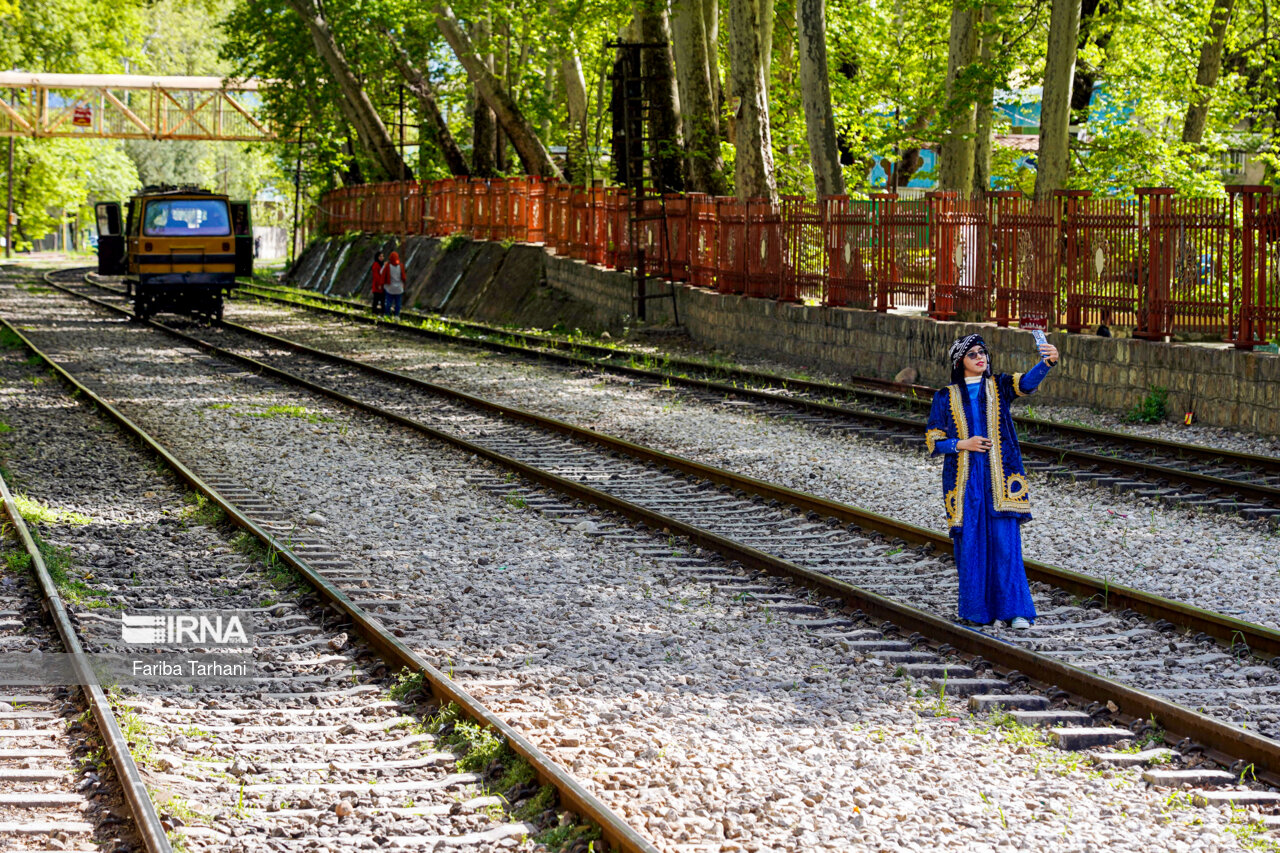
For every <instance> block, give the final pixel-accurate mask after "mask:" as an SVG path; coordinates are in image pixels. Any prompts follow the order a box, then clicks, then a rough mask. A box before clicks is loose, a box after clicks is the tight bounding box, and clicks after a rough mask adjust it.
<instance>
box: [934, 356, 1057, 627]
mask: <svg viewBox="0 0 1280 853" xmlns="http://www.w3.org/2000/svg"><path fill="white" fill-rule="evenodd" d="M1048 372H1049V365H1048V364H1046V363H1045V362H1043V361H1042V362H1040V363H1039V364H1037V365H1036V366H1035V367H1033V368H1032V369H1031V370H1029V371H1027V372H1026V373H1025V374H1018V375H1015V376H1013V377H1008V376H1004V375H1002V376H1001V377H999V378H998V379H997V380H996V381H994V382H990V384H989V385H988V384H987V383H984V382H983V381H981V380H980V379H979V381H975V382H965V383H964V384H963V386H962V390H961V391H960V393H961V394H962V395H963V397H964V400H965V409H966V411H965V413H964V414H965V415H966V416H967V417H965V418H964V419H965V420H967V422H968V423H967V425H966V432H967V434H968V435H970V436H982V437H984V438H992V436H991V435H989V434H988V433H989V429H988V425H989V423H990V421H989V420H988V418H987V417H986V416H985V408H986V405H985V404H987V403H989V402H990V401H987V400H986V399H985V396H984V394H983V388H984V385H986V386H987V387H989V388H990V389H991V390H992V391H994V390H995V389H996V388H997V387H1001V386H1002V383H1003V384H1007V386H1008V388H1009V389H1010V390H1012V391H1013V393H1014V395H1026V394H1030V393H1032V392H1033V391H1034V390H1035V389H1036V387H1037V386H1038V385H1039V384H1040V382H1041V381H1042V380H1043V379H1044V377H1045V376H1046V375H1047V374H1048ZM945 392H946V389H944V390H943V391H941V392H939V395H938V397H937V398H935V406H934V413H933V415H931V418H930V428H931V430H930V432H931V438H932V440H933V441H932V444H931V446H930V450H931V452H933V453H934V454H935V455H938V454H945V455H949V456H950V458H951V459H952V460H954V459H955V456H956V454H957V448H956V443H957V439H956V438H955V437H954V436H955V434H956V432H955V429H956V425H955V419H956V417H959V416H960V413H959V412H958V411H957V412H955V413H954V416H953V417H951V418H950V419H948V418H947V417H945V416H944V413H945V411H946V410H947V406H946V404H945V399H946V393H945ZM1006 393H1007V392H1006ZM1002 396H1003V395H1002ZM957 402H958V401H957ZM997 409H998V410H999V412H1000V415H1001V419H1000V424H1001V432H1002V435H1001V436H997V437H996V438H998V439H1000V440H999V441H998V442H997V445H996V447H995V448H994V449H993V452H996V453H999V452H1002V451H1003V453H1004V454H1006V455H1007V458H1006V457H1003V456H1002V460H1001V471H1002V474H1003V472H1006V471H1013V472H1015V473H1014V475H1013V476H1011V477H1010V478H1009V480H1008V484H1009V485H1008V487H1007V489H1006V491H1004V492H1002V493H1001V497H1002V500H1003V504H1002V506H1001V508H999V509H997V507H996V505H995V502H994V500H993V498H992V491H993V487H992V476H991V464H992V460H991V458H990V454H989V453H977V452H973V451H968V452H966V453H964V455H965V456H966V457H967V462H966V463H965V464H967V471H968V474H967V478H966V482H965V486H964V496H963V499H962V508H960V507H956V508H955V509H959V510H960V511H959V512H956V511H954V510H953V508H952V505H950V504H948V514H949V515H950V516H951V518H952V525H951V528H950V529H951V538H952V540H953V541H954V543H955V561H956V570H957V572H958V574H959V580H960V600H959V612H960V617H961V618H962V619H968V620H970V621H972V622H977V623H979V624H982V625H988V624H990V623H992V622H994V621H996V620H997V619H999V620H1004V621H1009V620H1012V619H1015V618H1017V617H1019V616H1020V617H1022V618H1024V619H1027V620H1028V621H1034V620H1035V618H1036V608H1035V604H1034V603H1033V602H1032V600H1031V589H1030V586H1029V584H1028V583H1027V573H1026V567H1025V566H1024V565H1023V562H1022V533H1021V531H1020V529H1019V528H1020V526H1021V524H1022V523H1023V522H1025V521H1026V520H1028V519H1029V517H1030V512H1029V509H1026V508H1023V507H1019V506H1015V504H1016V503H1018V502H1019V498H1021V499H1025V498H1026V487H1025V483H1026V481H1025V478H1024V477H1023V475H1022V471H1021V467H1022V466H1021V457H1020V454H1018V452H1017V437H1016V434H1015V433H1014V432H1013V422H1012V420H1011V419H1009V420H1008V423H1007V424H1006V423H1004V420H1005V418H1006V416H1007V415H1008V405H1007V402H1006V403H1002V404H998V405H997ZM961 434H962V435H964V434H965V433H961ZM948 469H949V470H951V471H952V477H951V478H948V477H947V476H946V474H947V470H948ZM954 471H955V465H954V463H952V464H950V465H948V466H947V467H946V468H944V490H945V489H946V488H947V485H946V484H947V483H948V482H949V483H952V484H954V483H955V481H956V475H955V473H954ZM996 479H1003V478H1002V477H1001V478H996ZM1015 480H1020V481H1021V482H1020V483H1019V484H1017V485H1015V484H1014V481H1015ZM1019 486H1020V487H1021V491H1020V492H1018V491H1017V489H1018V487H1019ZM944 503H947V502H945V501H944Z"/></svg>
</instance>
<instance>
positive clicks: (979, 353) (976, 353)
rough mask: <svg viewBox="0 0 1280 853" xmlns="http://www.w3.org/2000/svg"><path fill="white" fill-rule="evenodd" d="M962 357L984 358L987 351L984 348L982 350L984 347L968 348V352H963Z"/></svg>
mask: <svg viewBox="0 0 1280 853" xmlns="http://www.w3.org/2000/svg"><path fill="white" fill-rule="evenodd" d="M964 357H965V358H973V359H978V358H986V357H987V351H986V350H984V349H975V350H970V351H969V352H967V353H965V354H964Z"/></svg>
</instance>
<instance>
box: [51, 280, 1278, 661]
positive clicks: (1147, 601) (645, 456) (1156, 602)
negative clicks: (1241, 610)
mask: <svg viewBox="0 0 1280 853" xmlns="http://www.w3.org/2000/svg"><path fill="white" fill-rule="evenodd" d="M62 289H63V290H65V292H67V293H70V294H73V295H75V296H77V297H79V298H81V299H85V300H87V301H89V302H93V303H94V304H97V305H100V306H102V307H104V308H107V309H109V310H111V311H115V312H118V313H121V314H123V315H125V316H132V315H131V314H130V313H129V312H128V311H127V310H125V309H123V308H120V307H119V306H116V305H112V304H111V303H109V302H104V301H103V300H100V299H97V298H95V297H93V296H89V295H88V294H84V293H77V292H76V291H74V290H71V289H69V288H62ZM150 322H152V323H153V324H155V325H156V326H157V327H159V328H162V329H164V330H165V331H166V332H169V333H171V334H174V335H177V336H179V337H181V338H182V339H184V340H186V341H188V342H190V343H192V344H194V345H195V346H197V347H200V348H202V349H205V350H206V351H208V352H217V353H219V354H223V355H227V356H229V357H231V358H235V359H240V360H243V362H244V363H246V364H249V365H251V366H253V367H254V368H255V369H262V368H266V369H268V370H278V368H274V367H271V366H270V365H267V364H265V363H264V362H261V361H258V360H256V359H251V358H249V357H247V356H242V355H239V354H237V353H234V352H231V351H229V350H224V349H222V348H220V347H217V346H216V345H214V344H210V343H208V342H206V341H204V340H202V339H200V338H198V337H195V336H191V335H187V334H186V333H184V332H181V331H178V330H177V329H173V328H170V327H168V326H165V325H164V324H161V323H157V322H156V321H154V320H153V321H150ZM222 325H223V326H225V327H227V328H229V329H233V330H235V331H237V332H239V333H241V334H244V335H247V336H249V337H253V338H257V339H259V340H263V341H266V342H267V343H270V344H272V345H273V346H278V347H282V348H285V349H289V350H293V351H294V352H300V353H304V354H306V355H309V356H312V357H314V358H320V359H324V360H326V361H329V362H332V363H334V364H340V365H343V366H344V367H350V368H353V369H355V370H360V371H364V372H366V373H370V374H372V375H375V376H379V377H381V378H384V379H390V380H393V381H396V382H400V383H403V384H407V385H409V386H411V387H415V388H419V389H422V390H424V391H427V392H429V393H432V394H436V395H439V396H442V397H445V398H448V399H452V400H457V401H459V402H462V403H465V404H466V405H469V406H472V407H474V408H477V409H481V410H483V411H487V412H492V413H493V414H496V415H499V416H502V417H508V418H512V419H514V420H520V421H524V422H525V423H529V424H532V425H534V426H538V427H541V428H543V429H547V430H550V431H552V432H556V433H559V434H561V435H566V436H568V437H570V438H573V439H577V440H580V441H585V442H588V443H591V444H596V445H598V446H601V447H604V448H605V449H607V450H611V451H614V452H617V453H622V454H624V455H627V456H630V457H632V458H633V459H638V460H640V461H643V462H653V463H655V464H660V465H665V466H667V467H669V468H672V469H674V470H677V471H680V472H682V473H684V474H691V475H693V476H696V477H701V478H702V479H705V480H709V481H711V482H713V483H716V484H718V485H721V486H726V487H728V488H731V489H740V490H742V491H744V492H747V493H748V494H753V495H756V496H758V497H760V498H761V499H763V500H776V501H779V502H780V503H785V504H790V505H791V506H794V507H796V508H797V509H800V510H804V511H805V512H816V513H819V514H820V515H824V516H827V517H829V518H835V519H837V520H839V521H841V522H842V523H849V524H856V525H857V526H858V527H861V528H863V529H866V530H874V531H876V532H878V533H882V534H885V535H888V536H893V537H896V538H899V539H902V540H903V541H906V542H910V543H914V544H917V545H928V546H932V547H933V548H934V549H936V550H940V551H943V552H945V553H949V554H950V553H954V543H953V542H952V541H951V537H950V536H948V535H947V534H945V533H939V532H937V531H934V530H929V529H928V528H925V527H919V526H917V525H914V524H910V523H907V522H903V521H898V520H896V519H893V518H889V517H888V516H884V515H880V514H878V513H873V512H870V511H868V510H864V509H860V508H858V507H855V506H852V505H850V504H845V503H840V502H839V501H833V500H830V499H828V498H823V497H820V496H818V495H813V494H809V493H807V492H801V491H798V490H795V489H791V488H788V487H786V486H781V485H778V484H776V483H770V482H768V481H765V480H759V479H756V478H754V477H749V476H746V475H744V474H739V473H736V472H733V471H729V470H726V469H724V468H718V467H715V466H712V465H706V464H704V463H701V462H696V461H694V460H691V459H686V458H684V457H682V456H676V455H674V454H669V453H665V452H663V451H661V450H656V449H654V448H651V447H646V446H644V445H639V444H634V443H632V442H629V441H626V440H625V439H621V438H617V437H615V436H611V435H608V434H606V433H601V432H597V431H595V430H591V429H588V428H586V427H580V426H577V425H575V424H571V423H568V422H566V421H562V420H558V419H556V418H551V417H547V416H546V415H539V414H537V413H535V412H530V411H528V410H526V409H521V408H518V407H515V406H508V405H504V404H502V403H497V402H494V401H492V400H487V399H485V398H483V397H477V396H475V395H473V394H468V393H466V392H465V391H459V390H457V389H455V388H450V387H448V386H444V385H437V384H435V383H433V382H429V381H427V380H425V379H420V378H418V377H415V376H410V375H408V374H405V373H400V372H397V371H394V370H388V369H387V368H383V367H377V366H376V365H371V364H368V363H366V362H363V361H360V360H359V359H353V358H349V357H347V356H342V355H338V354H336V353H332V352H328V351H326V350H321V349H317V348H315V347H311V346H308V345H306V344H302V343H299V342H297V341H292V340H289V339H288V338H283V337H280V336H279V335H273V334H271V333H269V332H263V331H259V330H257V329H252V328H249V327H247V326H242V325H240V324H238V323H233V322H230V321H226V320H224V321H223V323H222ZM282 377H293V374H289V373H287V372H283V373H282ZM289 381H294V380H293V379H292V378H290V380H289ZM303 381H307V380H303ZM316 387H317V388H322V387H323V386H316ZM321 393H325V392H323V391H322V392H321ZM345 399H350V398H344V400H345ZM1024 563H1025V565H1026V568H1027V576H1028V578H1030V579H1031V580H1038V581H1042V582H1044V583H1047V584H1050V585H1052V586H1056V587H1058V588H1060V589H1063V590H1066V591H1067V592H1070V593H1072V594H1074V595H1079V596H1082V597H1085V598H1091V597H1101V598H1103V599H1104V601H1105V607H1106V609H1110V610H1126V609H1128V610H1133V611H1135V612H1137V613H1141V614H1143V615H1144V616H1148V617H1151V618H1152V619H1164V620H1166V621H1169V622H1172V623H1174V624H1178V625H1182V626H1184V627H1188V628H1191V629H1192V630H1194V631H1197V632H1202V633H1205V634H1207V635H1209V636H1210V637H1213V638H1214V639H1216V640H1219V641H1221V642H1224V643H1226V644H1227V645H1228V646H1230V647H1232V648H1238V647H1239V646H1240V645H1241V644H1242V643H1243V644H1244V645H1245V646H1247V647H1248V649H1249V650H1250V651H1251V652H1253V653H1255V654H1259V655H1262V656H1264V657H1268V658H1275V657H1280V631H1277V630H1275V629H1272V628H1268V627H1266V626H1265V625H1258V624H1257V623H1254V622H1248V621H1245V620H1242V619H1236V618H1235V617H1232V616H1228V615H1226V614H1223V613H1217V612H1215V611H1212V610H1207V609H1205V608H1201V607H1196V606H1194V605H1191V604H1186V603H1184V602H1180V601H1174V600H1172V599H1169V598H1165V597H1163V596H1159V595H1154V594H1152V593H1148V592H1144V591H1142V590H1139V589H1135V588H1133V587H1130V586H1125V585H1123V584H1114V583H1111V582H1109V581H1104V580H1102V579H1099V578H1095V577H1092V576H1090V575H1086V574H1083V573H1081V572H1076V571H1072V570H1071V569H1066V568H1062V567H1060V566H1054V565H1051V564H1049V563H1042V562H1040V561H1037V560H1024Z"/></svg>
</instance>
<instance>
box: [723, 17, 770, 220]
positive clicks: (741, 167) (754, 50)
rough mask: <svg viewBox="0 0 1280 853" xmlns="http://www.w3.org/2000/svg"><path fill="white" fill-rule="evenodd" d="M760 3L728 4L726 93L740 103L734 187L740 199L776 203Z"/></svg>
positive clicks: (735, 139)
mask: <svg viewBox="0 0 1280 853" xmlns="http://www.w3.org/2000/svg"><path fill="white" fill-rule="evenodd" d="M761 29H762V28H761V26H760V3H759V0H729V57H730V58H729V64H730V66H731V68H730V71H729V83H730V85H729V91H730V92H731V93H732V95H731V96H732V97H734V98H738V99H739V104H738V118H737V121H735V122H734V148H735V149H736V152H737V157H736V164H735V166H734V176H733V178H734V185H735V189H736V194H737V197H738V198H740V199H747V198H755V197H762V198H767V199H769V200H770V201H775V202H776V201H777V200H778V185H777V181H776V179H775V177H774V172H773V144H772V141H771V140H770V137H769V101H768V98H767V97H766V96H765V84H764V59H763V57H762V55H761V49H760V32H761Z"/></svg>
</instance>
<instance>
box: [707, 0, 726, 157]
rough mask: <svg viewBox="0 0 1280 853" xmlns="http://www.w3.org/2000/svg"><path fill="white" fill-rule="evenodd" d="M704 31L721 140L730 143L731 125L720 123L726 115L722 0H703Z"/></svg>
mask: <svg viewBox="0 0 1280 853" xmlns="http://www.w3.org/2000/svg"><path fill="white" fill-rule="evenodd" d="M702 31H703V32H704V33H705V34H706V38H707V47H706V50H707V68H708V71H709V72H710V77H711V94H712V95H713V96H714V97H715V102H716V124H718V125H719V126H720V133H721V134H722V135H721V138H722V139H723V140H724V141H725V142H728V141H729V137H728V136H727V135H725V134H727V132H728V127H729V123H728V122H722V121H720V118H721V117H722V116H723V115H724V79H723V78H722V77H721V76H720V0H702Z"/></svg>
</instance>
